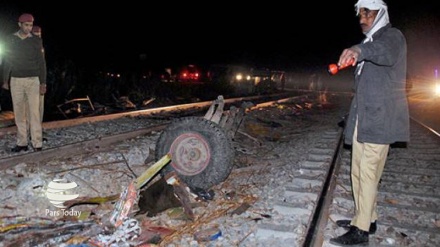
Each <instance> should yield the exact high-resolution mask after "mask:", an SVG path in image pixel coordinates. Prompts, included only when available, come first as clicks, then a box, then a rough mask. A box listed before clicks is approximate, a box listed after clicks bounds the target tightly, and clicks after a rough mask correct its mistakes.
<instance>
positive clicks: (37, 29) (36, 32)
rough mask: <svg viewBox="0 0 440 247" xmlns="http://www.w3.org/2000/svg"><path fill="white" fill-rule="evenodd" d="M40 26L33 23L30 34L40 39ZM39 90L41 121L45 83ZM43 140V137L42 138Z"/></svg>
mask: <svg viewBox="0 0 440 247" xmlns="http://www.w3.org/2000/svg"><path fill="white" fill-rule="evenodd" d="M41 32H42V30H41V27H40V26H37V25H34V26H33V27H32V34H33V35H35V36H37V37H39V38H40V39H42V37H41ZM43 53H44V47H43ZM41 87H42V88H41V89H42V90H41V91H40V117H41V122H43V117H44V94H45V93H46V84H41ZM42 91H44V93H42ZM43 140H44V138H43Z"/></svg>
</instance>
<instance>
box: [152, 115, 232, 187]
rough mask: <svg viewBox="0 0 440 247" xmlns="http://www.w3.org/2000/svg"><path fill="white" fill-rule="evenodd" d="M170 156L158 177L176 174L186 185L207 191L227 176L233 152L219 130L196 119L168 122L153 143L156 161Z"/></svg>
mask: <svg viewBox="0 0 440 247" xmlns="http://www.w3.org/2000/svg"><path fill="white" fill-rule="evenodd" d="M167 153H171V162H170V164H168V165H167V166H165V167H164V168H163V170H162V175H164V174H166V173H168V172H170V171H176V173H177V174H178V175H179V178H181V179H182V180H183V181H184V182H185V183H186V184H187V185H188V186H190V187H192V188H195V187H198V188H202V189H205V190H207V189H209V188H211V187H212V186H214V185H217V184H219V183H221V182H223V181H224V180H225V179H226V178H227V177H228V176H229V174H230V173H231V170H232V166H233V160H234V150H233V148H232V144H231V142H230V140H229V139H228V138H227V136H226V134H225V132H224V131H223V129H222V128H221V127H220V126H218V125H217V124H216V123H214V122H211V121H209V120H206V119H204V118H200V117H183V118H180V119H177V120H175V121H174V122H172V123H171V124H170V125H169V126H168V127H167V128H166V129H165V130H164V131H163V132H162V134H161V135H160V137H159V139H158V140H157V143H156V160H158V159H160V158H161V157H163V156H164V155H165V154H167Z"/></svg>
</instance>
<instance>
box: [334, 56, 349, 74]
mask: <svg viewBox="0 0 440 247" xmlns="http://www.w3.org/2000/svg"><path fill="white" fill-rule="evenodd" d="M352 64H353V59H352V60H350V61H349V62H348V63H346V64H343V65H341V66H338V65H337V64H335V63H332V64H330V65H329V66H328V73H330V75H335V74H336V73H338V72H339V70H341V69H345V68H347V67H348V66H350V65H352Z"/></svg>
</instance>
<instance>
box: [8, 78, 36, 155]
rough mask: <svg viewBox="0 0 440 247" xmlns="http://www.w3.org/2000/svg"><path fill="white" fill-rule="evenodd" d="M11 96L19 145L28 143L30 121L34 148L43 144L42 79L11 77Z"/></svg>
mask: <svg viewBox="0 0 440 247" xmlns="http://www.w3.org/2000/svg"><path fill="white" fill-rule="evenodd" d="M11 96H12V105H13V107H14V117H15V125H16V126H17V145H19V146H27V145H28V138H27V137H28V133H27V132H28V123H29V125H30V126H29V127H30V132H31V142H32V147H33V148H41V147H42V145H43V130H42V127H41V116H40V81H39V79H38V77H26V78H17V77H12V78H11Z"/></svg>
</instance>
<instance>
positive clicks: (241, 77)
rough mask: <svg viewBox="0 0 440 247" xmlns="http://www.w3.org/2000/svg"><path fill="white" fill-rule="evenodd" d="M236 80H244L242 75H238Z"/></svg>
mask: <svg viewBox="0 0 440 247" xmlns="http://www.w3.org/2000/svg"><path fill="white" fill-rule="evenodd" d="M235 79H236V80H237V81H241V80H242V79H243V75H242V74H237V75H236V76H235Z"/></svg>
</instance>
